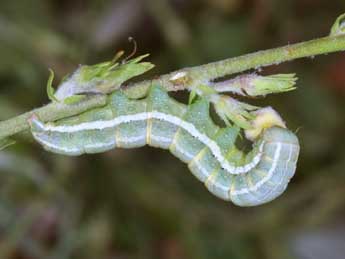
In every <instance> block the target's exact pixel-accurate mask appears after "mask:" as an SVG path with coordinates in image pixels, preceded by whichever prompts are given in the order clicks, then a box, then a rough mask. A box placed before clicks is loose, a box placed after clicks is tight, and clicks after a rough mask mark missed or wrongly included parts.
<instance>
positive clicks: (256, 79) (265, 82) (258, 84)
mask: <svg viewBox="0 0 345 259" xmlns="http://www.w3.org/2000/svg"><path fill="white" fill-rule="evenodd" d="M296 81H297V78H296V77H295V74H277V75H271V76H260V75H257V74H248V75H241V76H238V77H236V78H234V79H230V80H227V81H223V82H218V83H214V85H213V86H214V89H215V90H216V91H217V92H232V93H236V94H240V95H249V96H260V95H267V94H272V93H281V92H288V91H292V90H294V89H296V88H295V87H294V85H295V84H296Z"/></svg>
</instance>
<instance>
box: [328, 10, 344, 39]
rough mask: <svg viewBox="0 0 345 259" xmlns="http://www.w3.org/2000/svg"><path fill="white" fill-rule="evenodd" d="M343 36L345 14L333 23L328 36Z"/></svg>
mask: <svg viewBox="0 0 345 259" xmlns="http://www.w3.org/2000/svg"><path fill="white" fill-rule="evenodd" d="M341 34H345V13H344V14H342V15H340V16H339V17H338V18H337V19H336V20H335V22H334V24H333V26H332V28H331V33H330V36H338V35H341Z"/></svg>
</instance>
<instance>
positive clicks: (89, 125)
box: [43, 111, 264, 174]
mask: <svg viewBox="0 0 345 259" xmlns="http://www.w3.org/2000/svg"><path fill="white" fill-rule="evenodd" d="M148 118H154V119H158V120H163V121H167V122H170V123H172V124H174V125H177V126H179V127H181V128H183V129H184V130H185V131H187V132H188V133H189V134H191V135H192V136H193V137H195V138H197V139H198V140H199V141H200V142H202V143H203V144H205V145H206V146H207V147H208V148H209V149H210V150H211V152H212V154H213V155H214V156H215V157H216V159H217V160H218V162H219V163H220V164H221V166H222V168H224V169H225V170H226V171H228V172H229V173H230V174H243V173H246V172H248V171H250V170H251V169H253V168H254V167H255V166H256V165H257V164H258V163H259V161H260V159H261V155H262V150H263V146H264V142H263V143H261V145H260V147H259V152H258V154H257V155H256V156H255V157H254V158H253V160H252V161H251V162H250V163H248V164H246V165H244V166H238V167H236V166H234V165H231V164H230V163H229V162H228V161H227V160H226V158H225V157H224V156H223V154H222V152H221V149H220V147H219V146H218V144H217V143H216V142H215V141H213V140H212V139H210V138H209V137H208V136H206V135H205V134H203V133H201V132H200V131H199V130H198V129H197V128H196V127H195V126H194V125H193V124H192V123H189V122H186V121H184V120H182V119H181V118H179V117H176V116H173V115H170V114H165V113H162V112H157V111H153V112H142V113H137V114H132V115H123V116H119V117H117V118H114V119H112V120H104V121H101V120H100V121H91V122H84V123H80V124H78V125H65V126H53V125H44V127H43V128H44V130H46V131H55V132H61V133H71V132H78V131H83V130H95V129H98V130H102V129H105V128H112V127H115V126H117V125H120V124H122V123H129V122H132V121H143V120H147V119H148Z"/></svg>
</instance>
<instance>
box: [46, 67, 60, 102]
mask: <svg viewBox="0 0 345 259" xmlns="http://www.w3.org/2000/svg"><path fill="white" fill-rule="evenodd" d="M49 73H50V75H49V78H48V82H47V95H48V98H49V100H51V101H53V102H58V99H56V97H55V90H54V88H53V80H54V71H53V70H52V69H49Z"/></svg>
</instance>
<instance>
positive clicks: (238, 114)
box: [211, 94, 258, 129]
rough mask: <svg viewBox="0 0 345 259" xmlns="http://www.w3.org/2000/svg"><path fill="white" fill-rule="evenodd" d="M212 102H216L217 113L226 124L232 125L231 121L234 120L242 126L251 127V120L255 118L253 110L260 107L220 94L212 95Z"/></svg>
mask: <svg viewBox="0 0 345 259" xmlns="http://www.w3.org/2000/svg"><path fill="white" fill-rule="evenodd" d="M211 102H212V103H213V104H214V108H215V110H216V113H217V114H218V116H219V117H220V118H221V119H222V120H223V121H224V122H225V124H226V125H231V122H230V121H232V122H233V123H234V124H236V125H238V126H239V127H241V128H244V129H250V128H251V123H250V121H251V120H253V119H254V118H255V117H254V116H253V115H252V111H254V110H256V109H258V107H256V106H253V105H249V104H246V103H242V102H239V101H237V100H235V99H234V98H231V97H229V96H225V95H218V94H214V95H212V96H211Z"/></svg>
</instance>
